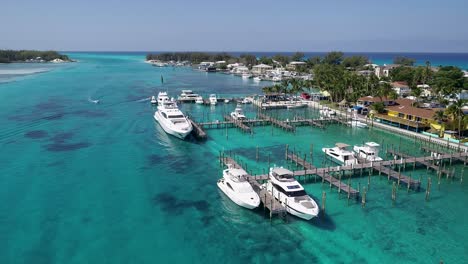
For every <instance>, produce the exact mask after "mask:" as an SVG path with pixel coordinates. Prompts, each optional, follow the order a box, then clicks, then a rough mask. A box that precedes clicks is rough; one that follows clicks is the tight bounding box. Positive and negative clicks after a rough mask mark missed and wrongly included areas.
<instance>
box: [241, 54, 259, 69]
mask: <svg viewBox="0 0 468 264" xmlns="http://www.w3.org/2000/svg"><path fill="white" fill-rule="evenodd" d="M240 58H241V60H242V62H243V63H244V64H245V65H247V66H248V67H249V68H252V66H254V65H256V64H257V57H256V56H255V55H252V54H241V55H240Z"/></svg>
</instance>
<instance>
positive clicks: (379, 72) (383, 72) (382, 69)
mask: <svg viewBox="0 0 468 264" xmlns="http://www.w3.org/2000/svg"><path fill="white" fill-rule="evenodd" d="M396 67H398V65H396V64H389V65H386V64H384V65H383V66H377V67H374V73H375V76H377V77H378V78H382V77H389V76H390V71H391V70H392V69H393V68H396Z"/></svg>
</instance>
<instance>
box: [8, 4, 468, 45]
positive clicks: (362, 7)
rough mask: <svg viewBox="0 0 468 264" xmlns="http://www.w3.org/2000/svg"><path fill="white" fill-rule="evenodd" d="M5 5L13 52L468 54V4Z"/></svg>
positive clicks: (9, 39)
mask: <svg viewBox="0 0 468 264" xmlns="http://www.w3.org/2000/svg"><path fill="white" fill-rule="evenodd" d="M5 1H6V2H5ZM0 9H1V10H2V11H1V15H0V48H10V49H55V50H67V51H72V50H73V51H90V50H91V51H148V50H152V51H155V50H176V51H180V50H204V51H207V50H209V51H330V50H342V51H383V52H386V51H394V52H401V51H413V52H431V51H434V52H437V51H439V52H468V26H467V25H468V12H467V10H468V1H466V0H463V1H462V0H445V1H434V0H425V1H424V0H407V1H402V0H388V1H379V0H373V1H368V0H359V1H358V0H355V1H351V0H326V1H315V0H309V1H306V0H304V1H299V0H297V1H295V0H289V1H274V0H270V1H263V0H250V1H245V0H234V1H223V0H217V1H204V0H199V1H197V0H190V1H181V0H171V1H158V0H153V1H150V0H134V1H114V0H102V1H99V0H94V1H90V0H82V1H64V0H62V1H59V0H34V1H32V0H29V1H23V0H2V4H1V5H0Z"/></svg>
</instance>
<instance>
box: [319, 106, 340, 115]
mask: <svg viewBox="0 0 468 264" xmlns="http://www.w3.org/2000/svg"><path fill="white" fill-rule="evenodd" d="M319 113H320V115H321V116H322V117H331V116H334V115H336V112H335V110H332V109H330V108H329V107H326V106H325V107H324V108H322V109H320V111H319Z"/></svg>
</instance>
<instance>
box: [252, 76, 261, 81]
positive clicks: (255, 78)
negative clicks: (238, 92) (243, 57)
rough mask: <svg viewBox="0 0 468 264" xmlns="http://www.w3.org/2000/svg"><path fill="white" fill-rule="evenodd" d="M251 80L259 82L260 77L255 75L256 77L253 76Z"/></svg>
mask: <svg viewBox="0 0 468 264" xmlns="http://www.w3.org/2000/svg"><path fill="white" fill-rule="evenodd" d="M253 80H254V82H261V81H262V78H260V77H258V76H257V77H254V78H253Z"/></svg>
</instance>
